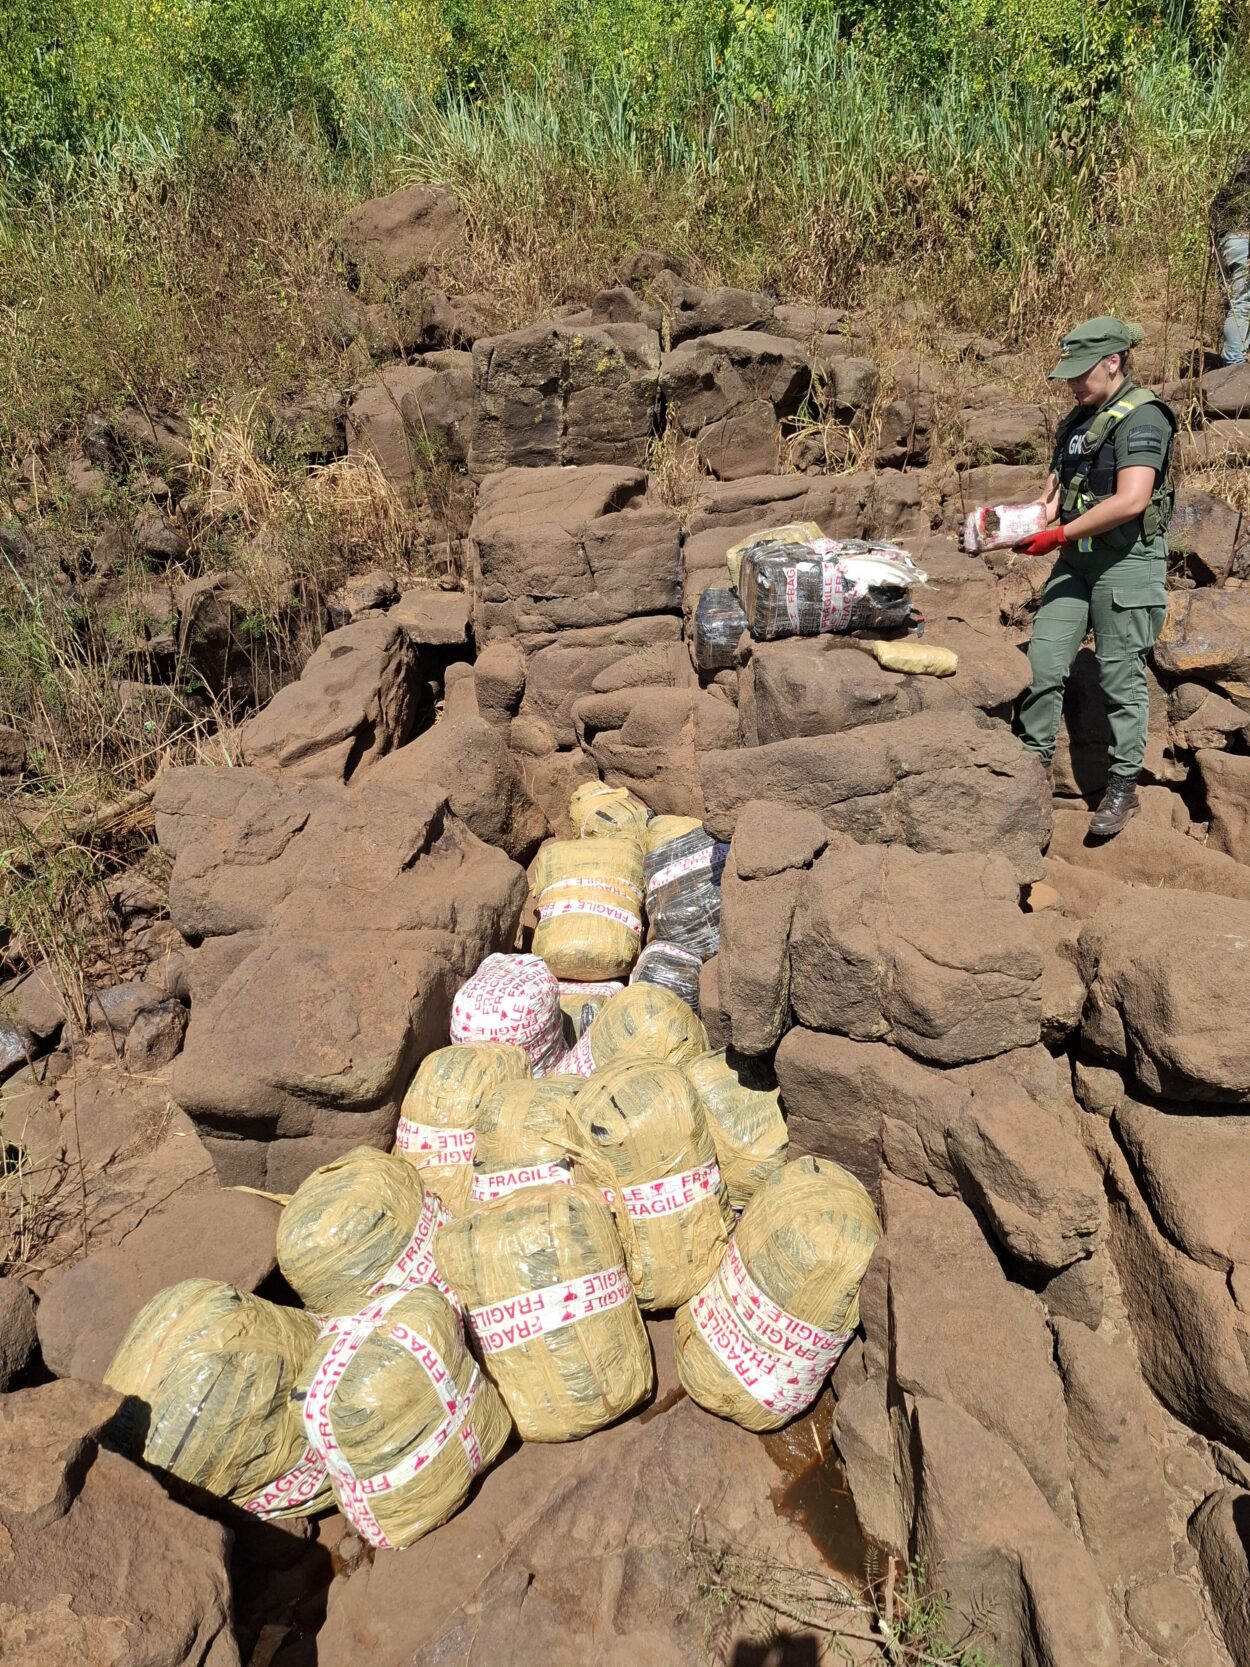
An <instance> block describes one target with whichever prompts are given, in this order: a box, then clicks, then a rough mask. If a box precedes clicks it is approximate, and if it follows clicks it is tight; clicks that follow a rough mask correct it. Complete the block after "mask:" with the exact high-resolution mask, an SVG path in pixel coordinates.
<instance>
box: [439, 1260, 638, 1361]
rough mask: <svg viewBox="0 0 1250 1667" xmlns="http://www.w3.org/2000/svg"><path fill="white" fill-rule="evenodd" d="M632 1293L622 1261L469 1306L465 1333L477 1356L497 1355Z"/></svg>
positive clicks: (601, 1310) (611, 1305) (590, 1315)
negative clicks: (469, 1337)
mask: <svg viewBox="0 0 1250 1667" xmlns="http://www.w3.org/2000/svg"><path fill="white" fill-rule="evenodd" d="M633 1294H634V1288H633V1286H632V1285H631V1284H630V1282H629V1276H628V1275H627V1274H626V1272H625V1268H624V1265H623V1264H621V1265H618V1266H617V1267H614V1268H607V1269H605V1270H604V1272H602V1273H587V1274H583V1275H582V1277H581V1278H580V1279H571V1280H569V1281H568V1283H567V1284H562V1285H544V1286H543V1287H542V1288H541V1289H540V1290H537V1291H521V1292H520V1293H519V1294H518V1295H517V1296H514V1297H505V1298H504V1299H503V1300H502V1301H501V1302H490V1303H486V1304H484V1305H483V1306H482V1307H481V1308H470V1309H469V1311H468V1313H467V1314H466V1315H465V1323H466V1324H467V1326H468V1329H469V1335H470V1336H471V1337H472V1338H473V1341H474V1342H475V1343H476V1344H477V1346H478V1348H479V1350H480V1351H481V1352H482V1353H483V1354H502V1353H503V1351H504V1350H505V1349H515V1348H517V1347H518V1346H519V1345H520V1344H522V1343H529V1342H532V1341H533V1340H534V1338H536V1337H545V1336H546V1335H547V1334H548V1333H549V1332H552V1331H559V1330H561V1328H562V1327H564V1326H568V1325H576V1324H577V1322H578V1321H579V1320H589V1319H592V1318H593V1317H594V1316H595V1315H596V1314H604V1313H606V1312H607V1311H608V1310H609V1309H611V1308H616V1307H618V1306H619V1304H621V1303H622V1302H628V1301H629V1300H630V1298H631V1297H632V1296H633Z"/></svg>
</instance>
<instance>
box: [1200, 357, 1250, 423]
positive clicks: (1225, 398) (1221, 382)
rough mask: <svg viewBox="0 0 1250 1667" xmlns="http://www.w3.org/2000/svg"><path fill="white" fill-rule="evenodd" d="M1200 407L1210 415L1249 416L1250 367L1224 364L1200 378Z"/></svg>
mask: <svg viewBox="0 0 1250 1667" xmlns="http://www.w3.org/2000/svg"><path fill="white" fill-rule="evenodd" d="M1202 408H1203V410H1204V411H1205V412H1207V414H1208V415H1209V416H1212V417H1250V368H1248V367H1247V366H1245V365H1226V366H1224V367H1223V368H1222V369H1221V370H1213V371H1208V372H1207V374H1206V375H1205V376H1204V377H1203V379H1202Z"/></svg>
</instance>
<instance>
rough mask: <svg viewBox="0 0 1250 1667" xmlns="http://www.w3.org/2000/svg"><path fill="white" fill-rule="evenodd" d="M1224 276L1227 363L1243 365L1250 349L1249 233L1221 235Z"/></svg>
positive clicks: (1225, 350)
mask: <svg viewBox="0 0 1250 1667" xmlns="http://www.w3.org/2000/svg"><path fill="white" fill-rule="evenodd" d="M1220 266H1221V267H1222V269H1223V280H1224V363H1225V364H1226V365H1242V364H1244V363H1245V362H1246V356H1247V353H1248V352H1250V237H1245V236H1238V235H1235V234H1234V233H1232V232H1226V233H1225V234H1224V236H1223V237H1221V238H1220Z"/></svg>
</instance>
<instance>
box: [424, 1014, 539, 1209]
mask: <svg viewBox="0 0 1250 1667" xmlns="http://www.w3.org/2000/svg"><path fill="white" fill-rule="evenodd" d="M521 1081H525V1082H532V1081H533V1078H532V1076H531V1074H530V1060H529V1055H528V1054H527V1053H526V1052H525V1050H524V1049H523V1048H514V1047H510V1046H508V1045H507V1044H505V1043H501V1042H471V1043H465V1044H463V1045H460V1046H456V1047H450V1048H436V1049H435V1050H434V1052H433V1053H431V1054H427V1055H426V1057H425V1058H424V1059H423V1060H422V1061H421V1064H420V1065H419V1066H418V1068H417V1074H416V1076H415V1077H414V1078H413V1079H412V1082H411V1083H410V1084H409V1086H408V1092H407V1093H406V1094H405V1095H404V1103H403V1105H402V1106H401V1107H400V1117H399V1127H398V1129H397V1130H396V1131H395V1150H396V1151H397V1152H402V1153H403V1155H404V1157H405V1158H407V1160H408V1162H409V1163H412V1164H415V1165H416V1167H417V1168H418V1169H419V1170H420V1171H421V1178H422V1180H423V1181H424V1182H425V1184H426V1186H427V1187H432V1188H433V1189H434V1191H435V1192H436V1193H437V1194H438V1196H439V1198H441V1199H442V1201H443V1203H444V1204H445V1205H446V1206H447V1208H448V1209H449V1210H450V1211H451V1212H452V1213H453V1214H454V1215H459V1214H460V1212H461V1211H462V1210H467V1209H468V1207H469V1188H470V1186H471V1184H472V1181H473V1151H474V1146H475V1144H476V1141H477V1133H476V1130H477V1118H478V1112H479V1111H480V1110H481V1107H482V1104H483V1102H484V1101H485V1100H486V1099H488V1098H489V1096H490V1095H491V1094H493V1093H494V1091H495V1090H496V1089H497V1088H499V1087H501V1086H502V1085H503V1084H504V1083H506V1082H521Z"/></svg>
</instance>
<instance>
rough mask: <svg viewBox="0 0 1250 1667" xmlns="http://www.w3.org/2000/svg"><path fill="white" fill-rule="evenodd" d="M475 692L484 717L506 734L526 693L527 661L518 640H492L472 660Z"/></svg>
mask: <svg viewBox="0 0 1250 1667" xmlns="http://www.w3.org/2000/svg"><path fill="white" fill-rule="evenodd" d="M473 691H474V695H475V696H476V699H477V709H478V711H479V712H480V713H481V715H482V717H483V718H484V719H485V720H486V722H487V723H488V724H490V725H491V726H492V727H493V728H496V729H500V730H502V731H503V733H504V734H505V735H506V734H507V732H508V728H509V726H510V725H511V722H512V719H513V718H514V717H515V716H516V713H517V711H518V710H519V709H520V705H521V697H522V696H523V695H524V693H525V660H524V658H523V656H522V654H521V650H520V649H519V648H518V647H517V646H516V644H515V643H511V642H493V643H490V644H488V645H487V647H485V648H484V649H483V650H482V651H481V653H480V654H479V655H478V657H477V659H476V660H475V661H474V663H473Z"/></svg>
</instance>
